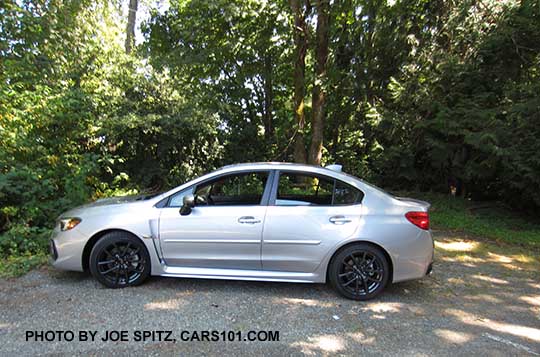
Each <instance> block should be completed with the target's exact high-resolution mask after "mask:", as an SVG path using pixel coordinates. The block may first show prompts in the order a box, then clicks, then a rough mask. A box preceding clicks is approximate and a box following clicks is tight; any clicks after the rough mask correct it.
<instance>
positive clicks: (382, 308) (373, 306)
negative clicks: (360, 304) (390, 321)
mask: <svg viewBox="0 0 540 357" xmlns="http://www.w3.org/2000/svg"><path fill="white" fill-rule="evenodd" d="M401 308H403V304H401V303H398V302H372V303H369V304H368V305H367V306H366V307H365V308H363V309H362V310H364V311H365V310H369V311H372V312H376V313H381V312H399V311H400V310H401Z"/></svg>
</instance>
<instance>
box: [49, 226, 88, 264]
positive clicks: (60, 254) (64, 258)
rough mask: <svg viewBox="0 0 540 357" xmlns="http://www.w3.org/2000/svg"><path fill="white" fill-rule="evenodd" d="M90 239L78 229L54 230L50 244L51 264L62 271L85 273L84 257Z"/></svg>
mask: <svg viewBox="0 0 540 357" xmlns="http://www.w3.org/2000/svg"><path fill="white" fill-rule="evenodd" d="M87 241H88V238H87V237H86V235H84V234H82V233H81V232H80V231H78V230H77V228H74V229H72V230H69V231H64V232H63V231H61V230H60V229H59V228H58V227H57V228H55V229H54V231H53V233H52V235H51V239H50V242H49V253H50V259H49V262H50V264H51V265H52V266H54V267H55V268H58V269H62V270H74V271H83V266H82V255H83V251H84V247H85V245H86V242H87Z"/></svg>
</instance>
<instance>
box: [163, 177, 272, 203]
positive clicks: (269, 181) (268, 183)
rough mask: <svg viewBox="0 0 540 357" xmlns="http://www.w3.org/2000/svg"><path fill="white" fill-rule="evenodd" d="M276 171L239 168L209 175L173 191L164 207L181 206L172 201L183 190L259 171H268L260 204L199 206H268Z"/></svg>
mask: <svg viewBox="0 0 540 357" xmlns="http://www.w3.org/2000/svg"><path fill="white" fill-rule="evenodd" d="M274 171H275V170H271V169H254V170H239V171H229V172H224V173H221V174H219V175H215V176H212V177H209V178H207V179H206V180H204V181H201V182H198V183H196V184H194V185H191V186H189V187H186V188H184V189H183V190H180V191H177V192H175V193H173V194H172V195H170V196H169V197H167V203H166V204H165V205H164V207H163V208H180V207H178V206H171V205H170V203H171V200H172V197H173V196H175V195H177V194H180V193H182V192H185V191H189V190H191V191H192V192H195V191H196V190H197V187H199V186H202V185H205V184H207V183H209V182H212V181H215V180H219V179H220V178H222V177H225V176H234V175H242V174H250V173H259V172H266V173H268V178H267V179H266V185H265V186H264V191H263V194H262V197H261V202H260V203H259V204H257V205H230V206H227V205H218V206H198V207H199V208H200V207H258V206H268V202H269V200H270V189H271V186H272V183H273V181H274V174H275V173H274ZM195 207H197V206H195Z"/></svg>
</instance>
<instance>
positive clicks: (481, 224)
mask: <svg viewBox="0 0 540 357" xmlns="http://www.w3.org/2000/svg"><path fill="white" fill-rule="evenodd" d="M407 195H408V196H410V195H412V196H414V197H419V198H422V199H424V200H426V201H428V202H430V203H431V205H432V206H431V209H430V212H429V214H430V219H431V225H432V228H433V229H436V230H453V231H459V232H463V233H465V234H470V235H473V236H478V237H481V238H488V239H493V240H497V241H501V242H507V243H512V244H517V245H522V246H524V247H526V248H530V249H534V250H538V249H540V222H539V221H538V218H537V217H527V216H523V215H519V214H518V213H516V212H514V211H512V210H511V209H509V208H508V207H504V206H501V205H500V204H494V203H492V204H491V205H487V206H485V207H482V206H478V204H475V203H474V202H471V201H468V200H465V199H462V198H460V197H449V196H447V195H441V194H435V193H431V194H428V193H421V192H416V193H407Z"/></svg>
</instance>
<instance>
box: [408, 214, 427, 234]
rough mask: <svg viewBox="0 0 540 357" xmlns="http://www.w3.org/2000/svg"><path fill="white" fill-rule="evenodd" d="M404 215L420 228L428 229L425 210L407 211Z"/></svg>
mask: <svg viewBox="0 0 540 357" xmlns="http://www.w3.org/2000/svg"><path fill="white" fill-rule="evenodd" d="M405 217H406V218H407V219H408V220H409V222H411V223H412V224H414V225H415V226H417V227H418V228H421V229H426V230H427V229H429V214H428V213H427V212H407V213H405Z"/></svg>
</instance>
